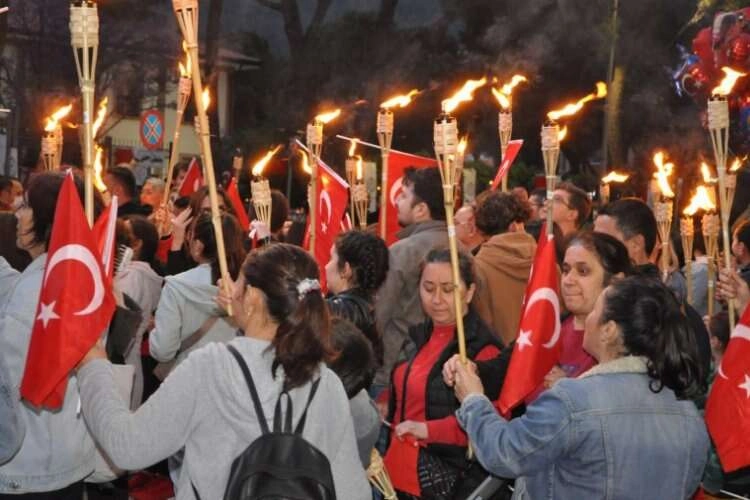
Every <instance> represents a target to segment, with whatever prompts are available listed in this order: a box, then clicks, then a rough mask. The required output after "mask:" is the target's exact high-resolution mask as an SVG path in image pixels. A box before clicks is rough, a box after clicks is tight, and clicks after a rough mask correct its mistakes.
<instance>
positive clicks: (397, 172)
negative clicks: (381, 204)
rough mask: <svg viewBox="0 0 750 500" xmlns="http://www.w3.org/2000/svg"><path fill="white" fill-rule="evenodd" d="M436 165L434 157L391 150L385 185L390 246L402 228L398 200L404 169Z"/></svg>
mask: <svg viewBox="0 0 750 500" xmlns="http://www.w3.org/2000/svg"><path fill="white" fill-rule="evenodd" d="M435 166H437V161H436V160H435V159H434V158H427V157H424V156H417V155H413V154H410V153H403V152H401V151H394V150H391V154H390V155H389V156H388V185H387V186H386V187H385V189H386V193H388V196H387V200H388V205H387V207H386V211H385V212H386V213H385V243H386V245H389V246H390V245H391V244H392V243H395V242H396V241H397V240H398V238H397V237H396V233H397V232H398V230H399V229H400V226H399V225H398V208H397V207H396V200H398V195H399V193H401V182H402V178H403V177H404V170H406V168H407V167H416V168H423V167H435ZM381 189H382V186H381ZM380 224H383V210H381V211H380Z"/></svg>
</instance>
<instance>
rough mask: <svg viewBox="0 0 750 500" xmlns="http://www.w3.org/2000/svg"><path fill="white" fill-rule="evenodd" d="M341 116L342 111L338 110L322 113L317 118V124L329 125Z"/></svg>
mask: <svg viewBox="0 0 750 500" xmlns="http://www.w3.org/2000/svg"><path fill="white" fill-rule="evenodd" d="M340 114H341V109H336V110H334V111H330V112H328V113H322V114H320V115H318V116H316V117H315V121H316V122H321V123H328V122H330V121H331V120H333V119H334V118H336V117H338V116H339V115H340Z"/></svg>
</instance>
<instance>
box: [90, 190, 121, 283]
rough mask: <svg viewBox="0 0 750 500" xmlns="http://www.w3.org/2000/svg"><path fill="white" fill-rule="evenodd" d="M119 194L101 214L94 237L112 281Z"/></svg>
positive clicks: (105, 270) (96, 223) (107, 275)
mask: <svg viewBox="0 0 750 500" xmlns="http://www.w3.org/2000/svg"><path fill="white" fill-rule="evenodd" d="M117 208H118V202H117V196H113V197H112V202H111V203H110V204H109V206H108V207H107V208H105V209H104V211H103V212H102V213H101V215H99V218H98V219H96V222H95V223H94V230H93V231H94V238H95V239H96V248H97V250H99V255H100V256H101V259H102V267H103V268H104V275H105V276H106V277H107V280H108V281H110V282H111V281H112V276H113V275H114V267H115V229H116V227H117Z"/></svg>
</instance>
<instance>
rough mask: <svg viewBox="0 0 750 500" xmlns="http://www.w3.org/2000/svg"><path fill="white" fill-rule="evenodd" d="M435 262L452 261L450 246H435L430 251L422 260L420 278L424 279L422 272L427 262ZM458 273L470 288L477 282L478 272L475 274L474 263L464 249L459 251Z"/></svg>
mask: <svg viewBox="0 0 750 500" xmlns="http://www.w3.org/2000/svg"><path fill="white" fill-rule="evenodd" d="M433 263H441V264H450V263H451V252H450V249H448V248H433V249H432V250H430V251H429V253H428V254H427V256H426V257H425V258H424V261H423V262H422V269H421V270H420V272H419V279H420V280H421V279H422V273H423V272H424V268H425V267H426V266H427V264H433ZM458 274H459V276H460V277H461V279H462V280H463V282H464V284H465V285H466V288H469V287H470V286H471V285H473V284H474V283H476V274H474V263H473V262H472V260H471V258H470V257H469V256H468V255H467V254H466V253H465V252H463V251H461V250H459V251H458Z"/></svg>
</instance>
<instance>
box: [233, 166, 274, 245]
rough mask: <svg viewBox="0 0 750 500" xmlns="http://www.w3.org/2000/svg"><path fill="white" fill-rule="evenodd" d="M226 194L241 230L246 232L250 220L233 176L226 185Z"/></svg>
mask: <svg viewBox="0 0 750 500" xmlns="http://www.w3.org/2000/svg"><path fill="white" fill-rule="evenodd" d="M227 196H228V197H229V201H230V202H231V203H232V208H234V211H235V212H236V213H237V220H238V221H239V222H240V226H241V227H242V230H243V231H245V232H247V231H248V230H249V229H250V221H249V220H248V218H247V211H245V204H244V203H242V198H241V197H240V191H239V189H237V181H236V180H235V178H234V177H232V180H231V181H229V186H227ZM269 229H270V228H269Z"/></svg>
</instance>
